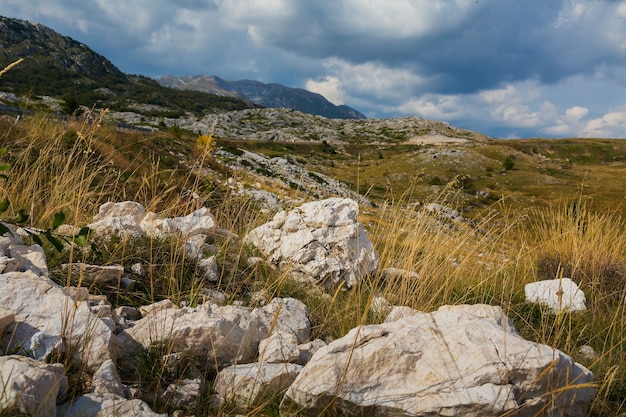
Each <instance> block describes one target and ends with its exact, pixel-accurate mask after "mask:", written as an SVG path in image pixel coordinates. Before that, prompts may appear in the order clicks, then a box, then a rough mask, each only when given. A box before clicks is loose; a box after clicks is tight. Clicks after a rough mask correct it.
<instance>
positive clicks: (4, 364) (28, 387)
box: [0, 355, 68, 417]
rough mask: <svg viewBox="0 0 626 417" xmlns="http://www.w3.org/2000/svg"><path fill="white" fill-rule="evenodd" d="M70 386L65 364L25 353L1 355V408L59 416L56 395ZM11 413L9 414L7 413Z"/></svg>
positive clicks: (52, 416)
mask: <svg viewBox="0 0 626 417" xmlns="http://www.w3.org/2000/svg"><path fill="white" fill-rule="evenodd" d="M67 389H68V384H67V377H66V376H65V368H64V367H63V365H61V364H46V363H43V362H39V361H36V360H33V359H31V358H27V357H24V356H17V355H11V356H0V410H11V409H14V410H15V411H19V412H21V413H24V414H27V415H31V416H42V417H54V416H56V401H57V397H59V396H63V395H64V394H65V393H66V392H67ZM7 415H8V414H7Z"/></svg>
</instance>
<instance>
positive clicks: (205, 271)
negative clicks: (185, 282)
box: [198, 255, 220, 282]
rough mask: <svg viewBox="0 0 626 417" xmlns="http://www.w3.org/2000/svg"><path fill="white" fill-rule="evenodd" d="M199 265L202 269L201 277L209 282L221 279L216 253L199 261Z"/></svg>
mask: <svg viewBox="0 0 626 417" xmlns="http://www.w3.org/2000/svg"><path fill="white" fill-rule="evenodd" d="M198 267H199V268H200V270H201V271H202V273H201V274H200V279H201V280H203V281H208V282H217V281H219V280H220V272H219V270H218V267H217V260H216V259H215V255H213V256H211V257H210V258H205V259H201V260H200V262H198Z"/></svg>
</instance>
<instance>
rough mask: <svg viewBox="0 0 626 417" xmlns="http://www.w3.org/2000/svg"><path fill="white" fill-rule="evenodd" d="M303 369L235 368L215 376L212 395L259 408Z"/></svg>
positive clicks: (279, 365) (287, 365)
mask: <svg viewBox="0 0 626 417" xmlns="http://www.w3.org/2000/svg"><path fill="white" fill-rule="evenodd" d="M301 369H302V367H301V366H300V365H295V364H291V363H251V364H246V365H234V366H230V367H228V368H225V369H223V370H222V371H220V373H219V374H218V375H217V380H216V381H215V391H216V392H217V393H219V395H220V396H221V397H222V398H223V399H224V400H226V401H235V402H237V403H239V404H242V405H251V404H261V403H263V402H264V401H266V400H268V399H270V398H272V397H273V396H275V395H277V394H279V393H281V392H284V391H285V390H286V389H287V388H288V387H289V385H291V383H292V382H293V381H294V379H295V378H296V376H297V374H298V372H300V370H301Z"/></svg>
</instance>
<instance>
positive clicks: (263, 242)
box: [246, 198, 378, 287]
mask: <svg viewBox="0 0 626 417" xmlns="http://www.w3.org/2000/svg"><path fill="white" fill-rule="evenodd" d="M357 215H358V204H357V203H356V201H354V200H351V199H348V198H330V199H327V200H322V201H316V202H312V203H307V204H303V205H302V206H300V207H299V208H296V209H294V210H292V211H291V212H289V213H286V212H280V213H278V214H277V215H276V216H274V219H273V221H271V222H269V223H266V224H264V225H262V226H260V227H258V228H256V229H254V230H252V231H251V232H250V233H249V234H248V235H247V236H246V241H248V242H250V243H252V244H253V245H255V246H256V247H257V248H259V250H260V251H261V252H262V253H263V254H264V255H265V256H266V257H267V258H268V260H269V261H270V262H272V263H275V264H280V265H284V266H285V267H288V268H290V270H292V271H293V272H295V273H300V274H304V276H306V277H310V278H312V279H314V280H315V281H316V282H323V283H325V284H327V285H334V284H337V283H339V282H343V283H344V284H345V285H346V286H347V287H351V286H352V285H354V284H356V283H357V282H359V280H360V279H361V278H362V277H363V276H365V275H366V274H368V273H370V272H372V271H373V270H374V269H376V267H377V265H378V256H377V255H376V252H375V251H374V248H373V246H372V243H371V242H370V240H369V239H368V237H367V234H366V233H365V230H364V229H363V226H362V225H361V224H360V223H358V222H357V221H356V219H357Z"/></svg>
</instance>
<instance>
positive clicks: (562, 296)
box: [524, 278, 587, 314]
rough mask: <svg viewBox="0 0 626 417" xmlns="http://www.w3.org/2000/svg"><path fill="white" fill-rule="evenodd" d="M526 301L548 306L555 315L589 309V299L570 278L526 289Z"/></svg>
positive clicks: (542, 283) (538, 284) (539, 282)
mask: <svg viewBox="0 0 626 417" xmlns="http://www.w3.org/2000/svg"><path fill="white" fill-rule="evenodd" d="M524 294H525V295H526V301H528V302H531V303H539V304H542V305H546V306H548V307H550V308H551V309H552V311H553V312H554V313H555V314H558V313H561V312H573V311H583V310H586V309H587V306H586V303H587V298H586V297H585V293H583V292H582V291H581V290H580V289H579V288H578V285H576V283H575V282H574V281H572V280H571V279H569V278H561V279H553V280H546V281H538V282H533V283H530V284H526V286H525V287H524Z"/></svg>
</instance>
